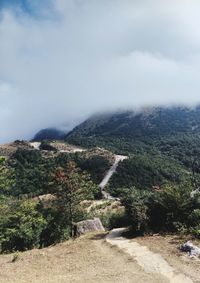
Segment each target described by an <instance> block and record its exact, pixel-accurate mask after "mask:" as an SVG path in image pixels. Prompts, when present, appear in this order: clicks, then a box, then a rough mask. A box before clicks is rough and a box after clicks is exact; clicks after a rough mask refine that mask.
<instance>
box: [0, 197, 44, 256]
mask: <svg viewBox="0 0 200 283" xmlns="http://www.w3.org/2000/svg"><path fill="white" fill-rule="evenodd" d="M0 215H1V217H0V247H1V251H2V252H6V251H14V250H20V251H22V250H25V249H31V248H34V247H39V246H40V235H41V232H42V231H43V229H44V227H46V225H47V222H46V220H45V219H44V217H43V215H42V214H41V213H40V212H39V210H38V203H37V202H35V201H33V200H25V201H21V202H20V201H16V200H10V201H7V202H6V203H5V202H3V203H1V205H0Z"/></svg>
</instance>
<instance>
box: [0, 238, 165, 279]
mask: <svg viewBox="0 0 200 283" xmlns="http://www.w3.org/2000/svg"><path fill="white" fill-rule="evenodd" d="M12 258H13V255H1V256H0V282H1V283H38V282H41V283H86V282H87V283H113V282H114V283H122V282H123V283H147V282H148V283H167V282H168V281H167V280H166V279H165V278H164V277H162V276H161V275H152V274H147V273H145V272H144V271H143V270H142V268H141V267H140V266H139V265H138V264H137V263H136V262H135V261H134V260H133V259H132V258H131V257H129V256H127V255H126V254H124V253H123V252H121V251H120V250H118V249H117V248H113V247H111V246H110V245H108V244H107V243H106V242H105V240H104V239H103V238H102V235H92V236H91V235H90V236H87V237H81V238H79V239H77V240H75V241H72V240H70V241H68V242H65V243H63V244H59V245H56V246H53V247H49V248H45V249H42V250H32V251H27V252H24V253H21V254H20V255H19V259H18V260H17V261H16V262H14V263H12V262H11V260H12Z"/></svg>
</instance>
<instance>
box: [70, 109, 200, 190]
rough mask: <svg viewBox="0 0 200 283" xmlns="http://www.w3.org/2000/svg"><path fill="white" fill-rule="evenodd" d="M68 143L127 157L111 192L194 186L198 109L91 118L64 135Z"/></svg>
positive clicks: (199, 150)
mask: <svg viewBox="0 0 200 283" xmlns="http://www.w3.org/2000/svg"><path fill="white" fill-rule="evenodd" d="M66 141H68V142H71V143H73V144H77V145H81V146H85V147H93V146H101V147H104V148H106V149H108V150H111V151H112V152H115V153H116V154H122V155H128V156H129V159H128V160H125V161H124V162H123V163H121V164H120V166H119V168H118V170H117V173H118V174H115V175H114V177H113V178H112V181H111V190H112V191H113V192H114V191H115V188H119V187H130V186H136V187H137V188H152V187H154V186H159V187H160V186H162V185H165V184H166V183H167V182H168V181H170V182H172V183H174V182H175V183H183V182H189V183H191V182H192V184H193V185H194V183H195V186H198V184H199V172H200V164H199V157H200V108H199V107H197V108H194V109H189V108H183V107H173V108H149V109H145V110H143V111H141V112H130V111H129V112H123V113H113V114H107V115H103V114H102V115H98V116H93V117H91V118H89V119H88V120H86V121H85V122H83V123H82V124H80V125H79V126H77V127H76V128H75V129H74V130H73V131H72V132H71V133H69V134H68V135H67V136H66Z"/></svg>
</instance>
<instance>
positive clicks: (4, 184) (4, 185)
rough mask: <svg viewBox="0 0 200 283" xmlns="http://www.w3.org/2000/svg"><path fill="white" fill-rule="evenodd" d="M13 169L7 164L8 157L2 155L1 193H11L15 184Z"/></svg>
mask: <svg viewBox="0 0 200 283" xmlns="http://www.w3.org/2000/svg"><path fill="white" fill-rule="evenodd" d="M13 182H14V181H13V175H12V171H11V170H10V169H9V168H8V167H7V166H6V159H5V158H4V157H1V156H0V195H1V197H2V195H5V194H9V193H10V192H11V186H12V185H13Z"/></svg>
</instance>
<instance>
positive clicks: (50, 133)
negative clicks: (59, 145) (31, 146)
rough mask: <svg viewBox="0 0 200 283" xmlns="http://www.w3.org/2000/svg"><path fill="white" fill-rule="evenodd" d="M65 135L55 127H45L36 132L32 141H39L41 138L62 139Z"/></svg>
mask: <svg viewBox="0 0 200 283" xmlns="http://www.w3.org/2000/svg"><path fill="white" fill-rule="evenodd" d="M65 135H66V133H65V132H63V131H61V130H58V129H56V128H46V129H42V130H40V131H39V132H38V133H36V135H35V136H34V138H33V139H32V141H34V142H35V141H38V142H39V141H43V140H62V139H64V137H65Z"/></svg>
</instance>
